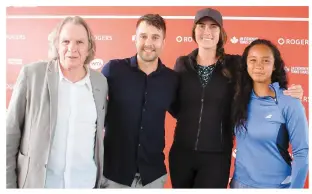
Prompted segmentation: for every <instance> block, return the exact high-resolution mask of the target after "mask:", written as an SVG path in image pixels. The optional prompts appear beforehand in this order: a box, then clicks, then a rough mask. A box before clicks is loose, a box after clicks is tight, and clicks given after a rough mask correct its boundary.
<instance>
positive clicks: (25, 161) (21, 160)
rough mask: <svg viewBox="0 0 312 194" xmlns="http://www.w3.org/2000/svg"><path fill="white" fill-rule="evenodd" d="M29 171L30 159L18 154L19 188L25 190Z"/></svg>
mask: <svg viewBox="0 0 312 194" xmlns="http://www.w3.org/2000/svg"><path fill="white" fill-rule="evenodd" d="M28 169H29V157H28V156H26V155H24V154H22V152H20V151H19V152H18V157H17V186H18V188H24V186H25V182H26V178H27V175H28Z"/></svg>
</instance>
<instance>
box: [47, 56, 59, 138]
mask: <svg viewBox="0 0 312 194" xmlns="http://www.w3.org/2000/svg"><path fill="white" fill-rule="evenodd" d="M47 83H48V90H49V96H50V135H51V142H53V138H54V132H55V125H56V118H57V107H58V106H57V105H58V84H59V72H58V62H57V61H55V60H53V61H50V62H49V63H48V65H47Z"/></svg>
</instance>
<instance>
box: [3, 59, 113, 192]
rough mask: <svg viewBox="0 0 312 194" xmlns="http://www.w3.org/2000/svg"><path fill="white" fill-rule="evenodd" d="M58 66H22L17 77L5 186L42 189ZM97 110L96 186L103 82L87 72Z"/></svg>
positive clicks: (8, 130) (100, 177)
mask: <svg viewBox="0 0 312 194" xmlns="http://www.w3.org/2000/svg"><path fill="white" fill-rule="evenodd" d="M57 65H58V63H57V61H55V60H52V61H49V62H37V63H33V64H29V65H25V66H23V68H22V70H21V71H20V74H19V76H18V78H17V81H16V84H15V87H14V90H13V94H12V97H11V100H10V104H9V107H8V111H7V120H6V187H7V188H44V186H45V179H46V165H47V162H48V156H49V153H50V148H51V144H52V141H53V137H54V131H55V125H56V118H57V103H58V82H59V72H58V66H57ZM90 80H91V84H92V91H93V96H94V100H95V105H96V111H97V122H96V137H95V146H94V149H95V150H94V153H95V155H94V160H95V163H96V165H97V179H96V184H95V185H96V186H95V187H97V188H99V187H100V186H101V184H103V182H104V177H103V160H104V147H103V143H104V142H103V129H104V119H105V114H106V105H107V92H108V86H107V80H106V78H105V77H104V76H103V75H102V74H101V73H99V72H96V71H93V70H91V69H90Z"/></svg>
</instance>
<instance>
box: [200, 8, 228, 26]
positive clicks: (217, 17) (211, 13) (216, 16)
mask: <svg viewBox="0 0 312 194" xmlns="http://www.w3.org/2000/svg"><path fill="white" fill-rule="evenodd" d="M204 17H210V18H211V19H213V20H214V21H216V22H217V24H218V25H219V26H221V27H222V25H223V19H222V15H221V13H220V12H219V11H217V10H215V9H212V8H205V9H201V10H199V11H198V12H197V13H196V16H195V20H194V23H195V24H196V23H197V22H198V21H199V20H201V19H202V18H204Z"/></svg>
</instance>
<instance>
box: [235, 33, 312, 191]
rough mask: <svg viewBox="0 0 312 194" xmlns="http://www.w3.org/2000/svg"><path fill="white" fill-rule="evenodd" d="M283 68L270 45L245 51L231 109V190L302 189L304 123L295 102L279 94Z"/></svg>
mask: <svg viewBox="0 0 312 194" xmlns="http://www.w3.org/2000/svg"><path fill="white" fill-rule="evenodd" d="M284 68H285V64H284V61H283V59H282V57H281V54H280V52H279V50H278V48H277V47H276V46H275V45H274V44H272V43H271V42H270V41H269V40H264V39H258V40H255V41H253V42H252V43H251V44H250V45H249V46H247V47H246V49H245V50H244V53H243V55H242V66H241V71H240V73H241V75H240V76H239V77H238V80H237V83H236V93H235V97H234V103H233V109H232V110H233V111H232V118H233V122H234V125H235V130H234V132H235V135H236V146H237V148H236V149H237V152H236V161H235V171H234V176H233V179H232V181H231V184H230V186H231V188H252V187H255V188H302V187H303V186H304V182H305V179H306V176H307V171H308V150H309V146H308V122H307V118H306V115H305V110H304V107H303V105H302V103H301V102H300V100H299V99H295V98H292V97H289V96H286V95H284V94H283V91H284V90H286V89H287V83H288V82H287V76H286V72H285V69H284ZM289 143H291V145H292V154H293V161H292V158H291V157H290V154H289V152H288V147H289Z"/></svg>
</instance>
